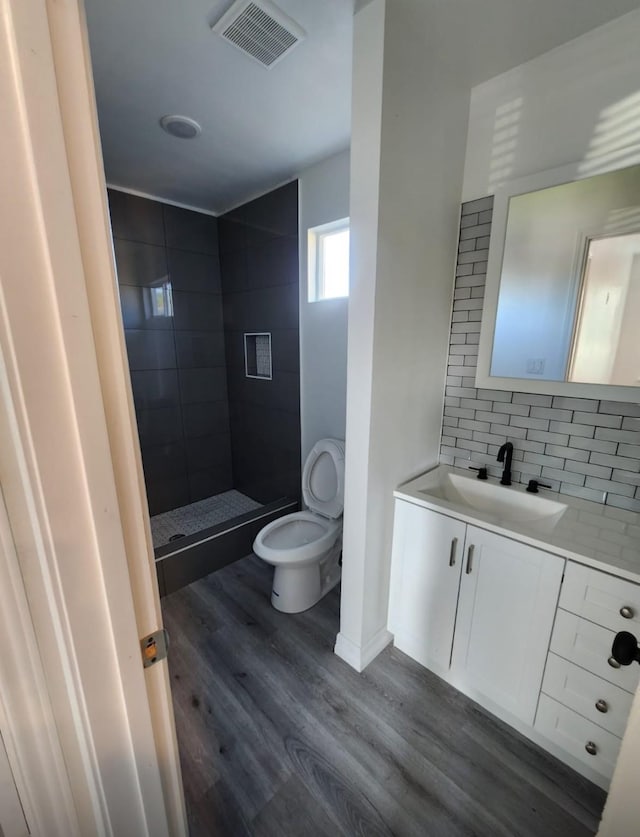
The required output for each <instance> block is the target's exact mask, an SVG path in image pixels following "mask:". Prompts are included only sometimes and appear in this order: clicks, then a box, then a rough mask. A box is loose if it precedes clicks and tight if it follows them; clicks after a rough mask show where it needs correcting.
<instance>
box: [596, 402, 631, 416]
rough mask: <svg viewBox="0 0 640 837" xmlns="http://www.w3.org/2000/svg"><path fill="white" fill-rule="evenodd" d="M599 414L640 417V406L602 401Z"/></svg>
mask: <svg viewBox="0 0 640 837" xmlns="http://www.w3.org/2000/svg"><path fill="white" fill-rule="evenodd" d="M599 412H601V413H611V414H612V415H616V416H640V404H631V403H627V402H626V401H601V402H600V409H599Z"/></svg>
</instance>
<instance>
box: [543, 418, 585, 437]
mask: <svg viewBox="0 0 640 837" xmlns="http://www.w3.org/2000/svg"><path fill="white" fill-rule="evenodd" d="M549 430H551V431H552V432H553V433H571V435H572V436H584V438H585V439H591V438H592V437H593V434H594V432H595V427H591V426H590V425H588V424H576V423H575V422H572V421H551V422H549Z"/></svg>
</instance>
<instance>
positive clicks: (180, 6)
mask: <svg viewBox="0 0 640 837" xmlns="http://www.w3.org/2000/svg"><path fill="white" fill-rule="evenodd" d="M394 3H404V4H409V5H412V6H414V7H415V8H416V9H417V10H418V11H419V12H420V14H421V15H422V17H423V21H422V23H423V25H424V27H425V28H426V29H429V30H431V32H433V30H434V28H435V29H436V30H437V31H438V33H440V34H441V35H442V37H446V38H447V39H450V40H451V48H452V50H456V53H458V54H459V55H460V62H461V64H463V65H464V71H465V72H466V73H467V76H468V80H469V84H470V86H471V85H472V84H477V83H479V82H480V81H484V80H486V79H487V78H490V77H491V76H493V75H495V74H497V73H500V72H504V71H505V70H508V69H510V68H511V67H514V66H516V65H517V64H520V63H522V62H524V61H526V60H528V59H530V58H533V57H535V56H536V55H540V54H541V53H543V52H546V51H547V50H549V49H552V48H553V47H555V46H558V45H560V44H562V43H564V42H566V41H568V40H570V39H571V38H574V37H577V36H578V35H580V34H582V33H584V32H586V31H588V30H589V29H592V28H594V27H596V26H598V25H600V24H602V23H604V22H606V21H608V20H611V19H613V18H615V17H618V16H620V15H622V14H624V13H625V12H627V11H631V10H632V9H635V8H637V5H638V4H637V0H607V2H606V4H605V3H603V2H602V0H387V5H388V7H389V8H392V7H393V4H394ZM277 4H278V5H279V6H280V8H281V9H282V10H283V11H284V12H286V13H287V14H289V15H290V16H291V17H292V18H293V19H294V20H296V21H297V22H298V23H299V24H300V25H301V26H302V27H303V29H305V30H306V32H307V37H306V39H305V40H304V41H302V43H301V44H300V45H299V46H297V47H296V48H295V49H294V50H293V51H292V52H291V54H290V55H289V56H287V57H285V58H284V59H283V60H282V61H281V62H279V63H278V64H277V65H276V66H275V67H273V68H272V69H271V70H267V69H264V68H263V67H261V66H260V65H259V64H257V63H256V62H254V61H252V60H251V59H250V58H248V57H245V56H244V55H243V54H242V53H241V52H239V51H238V50H237V49H235V48H234V47H233V46H231V45H230V44H228V43H226V42H224V41H223V40H222V39H221V38H220V37H218V36H217V35H215V34H214V33H213V32H212V31H211V29H210V24H211V23H213V22H215V21H217V20H218V18H219V17H220V15H221V14H222V13H223V12H224V11H226V10H227V9H228V8H229V6H230V5H231V0H85V5H86V9H87V18H88V24H89V36H90V42H91V53H92V61H93V71H94V78H95V85H96V96H97V101H98V114H99V118H100V131H101V136H102V146H103V153H104V161H105V169H106V173H107V180H108V182H109V183H111V184H113V185H116V186H121V187H123V188H128V189H132V190H137V191H140V192H143V193H146V194H149V195H155V196H157V197H160V198H164V199H165V200H170V201H174V202H177V203H183V204H186V205H190V206H195V207H199V208H202V209H206V210H210V211H213V212H215V213H220V212H224V211H226V210H227V209H230V208H231V207H233V206H236V205H238V204H240V203H243V202H244V201H246V200H248V199H249V198H251V197H254V196H256V195H258V194H261V193H263V192H265V191H267V190H268V189H270V188H273V187H274V186H276V185H279V184H280V183H283V182H285V181H287V180H290V179H291V178H292V177H294V176H296V175H297V174H298V173H299V172H301V171H302V170H303V169H305V168H307V167H308V166H310V165H312V164H313V163H314V162H316V161H318V160H320V159H323V158H324V157H328V156H329V155H330V154H332V153H335V152H337V151H340V150H342V149H344V148H346V147H347V146H348V144H349V133H350V104H351V102H350V99H351V37H352V20H353V8H354V0H277ZM358 5H363V4H362V3H358ZM170 113H178V114H182V115H185V116H189V117H192V118H193V119H195V120H196V121H198V122H199V123H200V124H201V125H202V134H201V135H200V136H199V137H197V138H196V139H193V140H180V139H176V138H175V137H171V136H169V135H167V134H165V133H164V132H163V131H162V130H161V129H160V127H159V125H158V120H159V119H160V117H161V116H163V115H165V114H170Z"/></svg>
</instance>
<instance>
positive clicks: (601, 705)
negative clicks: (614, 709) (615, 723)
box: [596, 698, 609, 713]
mask: <svg viewBox="0 0 640 837" xmlns="http://www.w3.org/2000/svg"><path fill="white" fill-rule="evenodd" d="M596 709H597V710H598V712H602V713H604V712H608V711H609V704H608V703H607V701H606V700H603V699H602V698H600V700H597V701H596Z"/></svg>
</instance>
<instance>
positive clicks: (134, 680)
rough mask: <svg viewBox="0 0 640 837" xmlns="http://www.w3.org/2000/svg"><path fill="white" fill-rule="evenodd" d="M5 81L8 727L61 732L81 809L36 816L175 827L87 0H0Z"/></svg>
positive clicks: (177, 804) (1, 221)
mask: <svg viewBox="0 0 640 837" xmlns="http://www.w3.org/2000/svg"><path fill="white" fill-rule="evenodd" d="M0 101H2V112H3V131H2V133H1V134H0V156H1V157H2V161H3V181H2V183H3V185H2V189H1V190H0V425H1V426H0V430H1V432H0V482H1V484H2V491H3V494H4V498H5V501H6V508H7V514H8V518H9V522H10V529H11V531H12V534H13V538H14V540H15V547H16V554H17V562H18V572H17V575H16V577H17V578H18V579H19V580H20V582H21V584H23V586H24V594H25V598H26V601H27V604H28V607H27V612H28V613H29V616H30V619H31V620H32V626H31V628H30V630H31V629H32V630H33V633H34V635H35V638H36V640H37V642H36V643H35V645H34V649H36V650H34V659H33V660H31V659H27V657H26V656H25V655H20V654H19V653H15V654H12V655H11V657H10V658H9V655H7V656H6V659H5V655H4V653H3V655H0V662H1V663H2V665H4V664H5V662H7V661H8V662H11V663H12V664H13V662H14V661H17V662H16V666H15V670H16V674H15V676H13V677H12V678H10V679H7V680H5V681H3V682H2V684H0V686H1V689H0V692H2V697H3V699H4V700H7V701H9V702H10V704H11V706H14V707H15V706H20V703H19V701H18V698H19V696H20V694H21V692H20V689H21V688H22V685H23V682H22V681H23V679H24V678H25V677H26V674H27V673H28V672H27V670H28V669H29V668H31V669H34V670H35V669H36V668H37V665H36V663H37V664H38V665H40V666H41V668H42V677H43V680H44V686H45V687H46V688H44V689H43V690H42V693H43V694H44V695H45V696H46V705H45V702H44V701H43V702H41V703H38V702H36V700H35V698H34V695H33V693H29V697H28V699H26V700H23V701H22V704H21V705H22V708H23V710H24V711H23V713H22V714H26V713H31V715H32V716H33V718H34V719H35V722H34V721H33V720H32V721H31V722H30V723H29V724H26V723H23V724H20V723H19V722H18V720H17V719H19V715H20V713H18V712H17V711H13V712H12V713H11V716H10V717H9V723H10V728H9V732H10V734H11V747H12V750H15V751H16V752H17V753H19V755H20V759H21V761H22V762H23V763H24V762H25V759H26V755H27V754H28V753H29V752H30V751H34V752H36V751H37V749H38V745H39V743H40V741H39V739H41V741H42V742H44V743H47V745H48V746H49V745H50V746H49V749H51V750H54V749H55V748H56V747H57V748H58V749H59V750H60V756H61V758H60V760H59V763H60V764H62V765H63V767H64V770H65V774H66V775H65V777H64V778H65V779H66V781H67V782H68V784H69V785H70V787H71V788H72V790H73V793H72V795H71V796H70V797H69V800H67V801H68V802H69V804H70V806H71V807H70V809H69V810H66V809H64V806H63V803H62V799H61V797H56V799H58V802H57V804H56V805H55V806H52V808H51V810H54V813H56V814H59V817H60V822H62V821H63V820H66V821H73V820H74V818H75V820H76V821H77V823H78V828H77V829H71V830H70V829H69V828H67V830H66V832H63V831H61V829H60V828H58V827H57V826H56V827H54V826H53V824H50V825H49V827H48V830H46V831H45V830H43V829H41V831H42V833H43V834H44V833H51V834H58V833H66V834H67V835H70V834H75V833H78V834H82V835H83V837H85V835H86V837H91V835H94V834H95V835H98V834H118V835H123V837H128V835H129V834H131V835H135V837H143V835H149V837H150V836H151V835H153V837H163V835H164V836H165V837H166V835H184V834H185V833H186V822H185V816H184V801H183V794H182V785H181V778H180V765H179V760H178V752H177V745H176V739H175V726H174V722H173V711H172V706H171V693H170V685H169V678H168V673H167V665H166V663H163V662H160V663H158V664H156V665H155V666H153V667H152V668H149V669H144V670H143V668H142V663H141V655H140V647H139V638H140V637H142V636H144V635H145V634H147V633H150V632H151V631H154V630H156V629H158V628H159V627H161V613H160V604H159V597H158V590H157V581H156V579H155V573H154V564H153V550H152V547H151V539H150V532H149V523H148V520H147V513H146V501H145V490H144V480H143V475H142V468H141V463H140V453H139V446H138V441H137V435H136V428H135V416H134V412H133V405H132V399H131V392H130V382H129V375H128V369H127V361H126V352H125V348H124V339H123V334H122V323H121V319H120V311H119V304H118V298H117V288H116V282H115V272H114V265H113V252H112V243H111V235H110V227H109V216H108V210H107V204H106V189H105V183H104V171H103V167H102V159H101V151H100V144H99V134H98V127H97V118H96V113H95V102H94V95H93V86H92V77H91V64H90V60H89V55H88V46H87V37H86V30H85V25H84V18H83V9H82V3H81V2H78V0H63V2H59V1H58V0H0ZM0 577H1V578H2V581H3V585H4V576H0ZM3 595H5V596H6V594H5V588H4V586H2V588H1V589H0V600H2V597H3ZM3 615H4V614H0V623H1V622H2V616H3ZM20 627H21V626H18V625H11V626H10V629H9V631H10V632H9V633H8V634H6V635H4V636H3V643H4V642H5V639H6V638H10V639H11V644H12V645H15V646H16V650H18V645H19V640H20V636H19V634H20ZM25 636H26V634H25ZM22 644H23V645H25V644H26V641H25V642H23V643H22ZM4 650H5V649H4V648H3V651H4ZM35 657H38V659H37V660H36V659H35ZM45 712H50V713H51V716H50V718H49V717H48V718H47V722H46V723H45V720H44V719H45ZM3 732H4V727H3ZM36 733H39V739H38V736H37V734H36ZM8 742H9V738H8V737H6V738H5V743H6V744H7V750H8V751H9V755H10V757H11V752H12V750H9V743H8ZM32 762H36V759H32V760H31V762H30V764H31V763H32ZM11 764H12V765H13V764H14V762H13V760H12V761H11ZM114 765H117V769H114ZM14 772H15V771H14ZM23 772H24V771H23ZM34 776H35V772H34V771H33V770H32V771H31V772H30V773H29V775H27V776H26V777H25V776H23V779H25V778H26V780H27V781H26V782H23V784H22V785H21V784H20V783H19V784H18V787H19V788H20V796H21V799H23V800H24V799H25V798H26V797H29V799H30V800H31V806H30V807H31V809H34V810H33V811H32V813H31V814H30V813H29V812H27V820H28V821H29V822H30V821H31V816H32V814H33V815H34V816H35V819H36V821H37V819H38V816H39V815H40V814H41V813H42V812H43V811H44V804H43V800H44V799H45V797H46V794H45V793H44V792H43V789H44V788H45V785H46V777H45V778H42V777H40V778H38V779H37V780H36V778H34ZM16 778H17V775H16ZM21 781H22V779H21ZM23 786H24V787H23ZM65 804H66V801H65Z"/></svg>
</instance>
